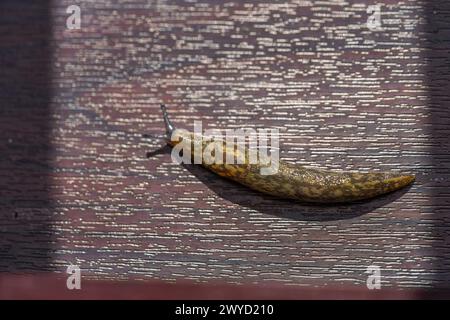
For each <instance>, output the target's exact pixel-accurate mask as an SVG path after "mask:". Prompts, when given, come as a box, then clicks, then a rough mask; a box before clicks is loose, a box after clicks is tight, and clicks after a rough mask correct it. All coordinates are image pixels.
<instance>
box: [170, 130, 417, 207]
mask: <svg viewBox="0 0 450 320" xmlns="http://www.w3.org/2000/svg"><path fill="white" fill-rule="evenodd" d="M173 137H174V138H176V139H173V140H174V141H171V142H170V144H171V145H175V144H177V143H179V141H181V140H182V139H186V141H191V143H201V144H202V148H201V152H202V156H203V153H204V151H205V148H206V147H207V146H209V148H211V144H219V146H218V147H219V148H220V147H221V148H223V150H224V160H225V159H226V158H225V157H226V154H227V153H233V154H234V157H235V159H237V158H238V157H239V156H242V154H241V153H240V150H239V149H237V148H233V147H228V146H227V145H226V143H225V142H224V141H212V140H211V139H207V138H203V139H202V137H200V136H196V135H194V134H193V133H190V132H187V131H183V130H176V131H175V132H174V136H173ZM199 149H200V148H198V149H197V150H196V149H195V148H193V147H192V148H191V151H192V157H194V156H195V152H198V151H200V150H199ZM247 151H248V150H245V157H244V159H245V161H244V163H243V164H227V163H221V164H220V163H212V164H208V163H205V161H203V162H202V165H203V166H204V167H206V168H208V169H209V170H211V171H213V172H215V173H217V174H218V175H220V176H222V177H225V178H228V179H231V180H234V181H236V182H239V183H241V184H243V185H245V186H247V187H249V188H251V189H254V190H257V191H260V192H263V193H267V194H270V195H273V196H276V197H279V198H284V199H295V200H299V201H305V202H319V203H337V202H351V201H356V200H362V199H368V198H372V197H375V196H378V195H381V194H385V193H388V192H392V191H395V190H397V189H400V188H402V187H404V186H407V185H409V184H410V183H412V182H413V181H414V179H415V177H414V176H412V175H402V174H396V173H382V172H380V173H375V172H371V173H359V172H337V171H328V170H319V169H313V168H305V167H303V166H300V165H296V164H290V163H287V162H284V161H280V162H279V169H278V172H277V173H275V174H272V175H262V174H261V173H260V169H261V168H262V166H261V165H260V164H250V163H249V157H248V152H247ZM206 154H208V153H207V152H206ZM197 156H200V155H197ZM202 159H203V158H202ZM203 160H205V159H203ZM224 162H225V161H224Z"/></svg>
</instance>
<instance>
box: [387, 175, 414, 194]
mask: <svg viewBox="0 0 450 320" xmlns="http://www.w3.org/2000/svg"><path fill="white" fill-rule="evenodd" d="M415 180H416V177H415V176H413V175H398V174H390V175H388V176H387V177H386V178H385V179H384V180H383V184H384V189H385V190H386V191H385V192H392V191H395V190H399V189H401V188H404V187H406V186H408V185H410V184H411V183H413V182H414V181H415Z"/></svg>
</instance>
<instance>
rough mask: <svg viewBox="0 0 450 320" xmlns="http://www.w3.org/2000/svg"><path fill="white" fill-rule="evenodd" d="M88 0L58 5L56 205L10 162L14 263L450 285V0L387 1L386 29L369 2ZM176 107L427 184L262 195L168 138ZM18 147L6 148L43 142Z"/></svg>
mask: <svg viewBox="0 0 450 320" xmlns="http://www.w3.org/2000/svg"><path fill="white" fill-rule="evenodd" d="M80 3H81V9H82V27H81V30H78V31H73V30H67V29H66V27H65V19H66V17H67V14H66V13H65V9H66V7H67V6H68V5H69V4H72V3H71V2H70V1H60V2H59V3H58V4H55V5H54V7H52V8H51V9H52V11H51V12H52V28H53V29H52V32H53V35H52V36H53V40H52V41H51V45H52V50H53V51H52V55H51V68H52V69H51V77H52V81H51V110H47V111H48V120H47V121H48V128H51V132H50V129H48V130H47V131H48V135H46V136H48V138H49V141H48V143H49V145H51V146H52V151H51V153H50V152H49V154H50V155H51V157H52V158H51V160H50V161H48V162H47V163H48V164H49V167H50V168H49V169H48V170H47V169H45V170H44V169H39V170H41V171H39V170H38V171H37V172H46V173H47V175H48V177H47V178H48V186H47V187H46V189H45V190H47V191H48V195H47V197H48V200H49V201H51V204H50V205H48V206H37V205H36V204H34V203H31V204H28V203H26V202H19V203H18V202H17V201H16V200H17V199H18V198H17V197H18V195H17V192H20V191H21V190H26V189H22V188H23V185H21V184H20V183H19V182H18V181H15V180H14V178H13V177H11V176H10V175H9V174H8V172H20V168H22V166H21V164H18V163H17V162H14V161H19V160H17V159H16V160H14V159H13V158H8V159H3V160H2V167H1V170H2V171H1V176H2V180H3V181H2V187H4V186H8V188H13V189H14V190H15V191H14V192H10V194H11V196H10V197H7V198H6V201H5V202H6V203H5V207H4V208H8V209H6V210H4V208H2V216H1V217H2V218H1V219H2V223H1V226H2V228H3V230H5V231H6V232H5V233H4V236H2V237H3V240H2V242H5V243H6V245H2V248H6V249H5V250H2V254H1V255H2V258H1V263H0V264H1V266H2V270H8V266H11V264H14V265H16V266H17V269H18V270H20V269H27V270H36V269H39V270H42V269H51V270H58V271H61V270H64V268H65V267H66V266H67V265H68V264H69V263H76V264H79V265H80V266H81V267H82V268H83V269H84V270H85V272H86V273H87V274H89V275H90V276H91V277H99V278H129V277H136V278H154V279H164V280H177V279H188V280H194V281H202V282H204V281H225V282H237V283H247V282H271V281H274V282H279V283H287V284H292V285H314V286H323V285H330V284H332V285H339V284H360V285H362V286H365V283H366V278H367V274H365V271H366V268H367V267H368V266H369V265H378V266H380V267H381V268H382V275H383V282H382V283H383V285H385V286H390V287H397V286H399V287H431V286H448V285H449V281H450V277H449V276H450V272H449V261H448V257H449V242H448V233H449V228H448V224H449V220H448V219H449V218H448V215H447V213H448V211H449V210H448V209H449V206H450V200H449V197H448V195H449V176H450V173H449V166H448V164H449V160H450V159H449V153H448V151H449V150H450V148H449V143H448V138H447V135H448V134H447V133H448V130H449V127H448V123H449V122H448V120H449V111H448V105H447V104H448V101H449V91H448V89H449V83H450V82H449V76H450V72H449V71H450V70H449V62H450V61H449V53H450V52H449V49H450V46H449V41H450V38H449V36H448V31H447V30H448V27H449V25H448V24H449V22H448V21H450V20H449V15H450V11H449V10H446V7H447V5H445V4H444V1H436V3H437V4H438V9H434V7H433V6H432V4H431V3H425V2H419V1H413V0H411V1H402V2H397V1H388V0H384V1H379V3H381V4H382V26H383V30H382V31H372V30H369V29H368V28H367V26H366V21H367V17H368V14H367V11H366V10H367V4H365V3H364V2H362V1H321V2H320V3H314V2H312V1H291V2H289V3H287V4H275V3H273V2H270V1H269V2H254V3H253V2H231V3H228V4H221V3H218V2H215V1H210V2H208V1H206V2H205V1H203V2H202V1H191V2H182V1H170V2H167V1H156V2H149V3H147V2H146V1H138V0H134V1H127V2H126V4H119V2H117V1H96V2H90V1H80ZM11 41H12V40H11ZM2 43H3V44H2V50H3V51H4V50H6V49H5V48H6V47H5V41H2ZM30 59H31V58H30ZM24 60H25V61H26V59H25V58H24ZM18 61H22V60H18ZM29 61H33V60H32V59H31V60H29ZM24 70H28V69H24ZM2 81H6V80H5V79H2ZM14 81H16V82H14V83H16V84H17V81H19V80H16V79H14ZM17 88H19V87H17ZM49 90H50V89H49ZM20 93H21V91H20V89H17V92H16V93H15V94H20ZM26 95H27V96H28V97H29V99H32V98H33V96H32V95H31V94H28V93H26ZM160 102H165V103H166V104H167V105H168V107H169V109H170V112H171V115H172V118H173V120H174V122H175V123H176V124H178V125H180V126H184V127H186V128H192V126H193V120H194V119H201V120H202V121H203V125H204V127H207V128H240V127H244V126H245V127H252V128H259V127H266V128H272V127H275V128H279V129H280V130H281V132H282V139H281V145H282V153H281V156H282V158H283V159H285V160H288V161H293V162H298V163H304V164H305V165H316V166H319V167H322V168H331V169H338V170H372V169H375V170H382V171H386V170H402V171H410V172H415V173H416V174H417V178H418V179H417V183H415V185H414V186H412V188H410V189H409V190H406V191H404V192H400V193H395V194H393V195H389V196H387V197H383V198H380V199H377V200H374V201H372V202H368V203H362V204H355V205H351V206H347V205H340V206H332V207H323V206H309V205H303V204H296V203H291V202H285V201H279V200H276V199H273V198H269V197H265V196H261V195H260V194H257V193H255V192H252V191H249V190H247V189H245V188H243V187H241V186H238V185H236V184H233V183H230V182H228V181H225V180H222V179H219V178H217V177H216V176H214V175H213V174H211V173H209V172H206V171H205V170H203V169H202V168H198V167H193V166H181V165H178V164H175V163H172V161H171V159H170V155H169V153H168V151H167V149H164V150H163V151H162V152H158V151H156V150H158V148H159V147H160V146H161V145H162V144H163V142H162V141H161V139H157V138H156V136H157V135H160V134H162V133H163V132H164V129H163V123H162V120H161V115H160V112H159V103H160ZM2 104H5V105H6V106H7V110H10V112H12V110H14V107H13V106H12V104H11V100H9V98H8V97H3V98H2ZM44 105H45V103H44V102H42V106H44ZM32 121H34V122H33V123H38V122H39V121H42V119H39V118H36V119H34V120H32ZM18 123H19V118H18V117H16V118H12V121H11V118H6V121H2V125H1V126H2V131H6V132H13V131H14V130H16V131H17V132H19V131H18V130H19V129H17V124H18ZM10 125H12V127H11V126H10ZM143 133H148V134H149V135H150V138H143V137H142V134H143ZM27 144H28V145H31V143H30V142H29V141H28V142H27ZM16 146H17V147H16V148H12V147H7V146H6V144H5V145H2V148H6V149H5V150H8V151H9V152H10V153H12V156H11V157H13V156H14V155H18V154H20V155H21V156H23V153H22V152H23V151H19V150H18V148H19V146H20V144H19V142H18V143H17V145H16ZM8 148H9V149H8ZM37 149H38V148H37ZM153 151H155V152H153ZM147 152H153V153H152V154H151V156H150V157H147V156H146V154H147ZM49 154H45V155H47V156H48V155H49ZM31 158H32V157H31ZM44 158H45V157H44ZM11 159H13V162H12V163H13V164H12V166H13V168H12V169H13V170H12V171H11V162H10V160H11ZM42 161H44V162H45V159H44V160H42ZM29 165H30V166H32V164H29ZM27 179H28V178H27ZM30 181H33V180H31V179H30V180H29V181H28V182H30ZM21 199H23V201H25V200H27V199H26V197H25V198H21ZM12 208H14V210H15V211H16V212H19V215H18V217H14V214H13V213H11V210H13V209H12ZM3 212H4V213H3ZM40 216H42V217H45V224H46V225H45V228H44V229H45V230H46V231H48V233H50V235H49V236H48V239H46V240H47V241H46V242H48V243H51V245H47V247H46V249H45V250H47V251H49V254H48V257H49V259H48V261H45V266H42V265H40V264H38V265H34V264H35V261H36V256H35V252H36V250H35V249H32V250H31V251H29V252H28V251H27V250H25V251H23V248H22V249H21V250H15V249H14V248H13V243H15V242H16V241H17V239H18V238H17V235H16V231H17V230H19V229H20V230H21V231H22V233H23V232H25V230H26V231H27V232H28V231H31V234H23V235H22V236H21V238H20V240H19V241H21V242H25V243H26V244H28V243H29V241H28V242H27V238H28V237H29V239H33V235H34V234H35V232H36V230H34V229H29V228H28V227H24V225H25V226H27V223H28V221H33V223H34V221H36V220H38V219H39V218H38V217H40ZM8 244H9V245H8ZM26 244H24V245H23V246H24V248H25V247H26ZM33 248H34V247H33ZM20 261H22V262H20Z"/></svg>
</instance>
